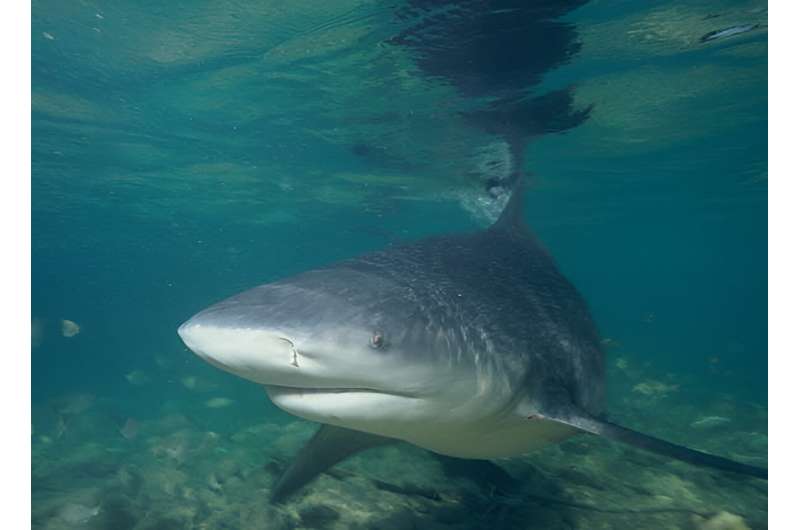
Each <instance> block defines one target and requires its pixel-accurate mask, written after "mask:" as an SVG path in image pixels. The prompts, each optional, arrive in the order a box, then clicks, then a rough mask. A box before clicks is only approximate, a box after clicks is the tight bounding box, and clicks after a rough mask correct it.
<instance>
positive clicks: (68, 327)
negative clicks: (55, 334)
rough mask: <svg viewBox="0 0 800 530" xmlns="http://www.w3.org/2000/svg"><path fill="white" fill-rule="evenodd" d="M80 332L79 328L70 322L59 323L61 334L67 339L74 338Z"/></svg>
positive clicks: (65, 320)
mask: <svg viewBox="0 0 800 530" xmlns="http://www.w3.org/2000/svg"><path fill="white" fill-rule="evenodd" d="M80 332H81V327H80V326H79V325H78V324H76V323H75V322H73V321H72V320H67V319H64V320H62V321H61V334H62V335H63V336H65V337H67V338H69V337H74V336H75V335H77V334H78V333H80Z"/></svg>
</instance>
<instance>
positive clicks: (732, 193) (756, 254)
mask: <svg viewBox="0 0 800 530" xmlns="http://www.w3.org/2000/svg"><path fill="white" fill-rule="evenodd" d="M510 4H515V3H514V2H499V3H496V4H495V7H496V10H497V14H492V13H491V12H490V13H488V14H487V13H486V12H485V9H484V10H483V11H481V10H480V9H477V8H475V5H476V4H474V3H470V2H466V3H463V4H461V6H460V7H459V8H455V7H453V5H451V4H448V3H446V2H441V3H439V2H422V1H409V2H379V1H374V2H369V1H345V2H335V3H333V2H331V3H328V2H325V3H323V2H306V1H300V2H274V1H266V2H201V1H196V0H192V1H187V2H180V3H177V2H168V3H166V4H164V3H158V2H134V1H131V2H103V1H98V2H93V1H87V2H80V3H67V2H58V1H35V2H34V3H33V5H32V14H33V19H32V43H31V44H32V52H33V56H32V256H31V257H32V290H31V295H32V321H33V323H34V326H33V327H34V330H35V331H36V333H35V336H34V342H33V348H32V352H31V356H32V400H33V403H32V405H33V418H32V422H33V426H34V434H33V438H32V442H31V443H32V451H33V462H32V472H33V491H32V495H33V505H32V510H33V524H34V527H36V528H80V527H86V528H137V529H140V528H292V527H308V528H322V527H328V528H451V527H452V528H484V527H485V528H489V527H492V528H494V527H504V528H592V529H595V528H701V527H702V524H704V523H703V520H704V519H708V518H709V517H711V514H715V513H719V512H723V511H724V512H730V513H731V514H735V515H736V516H741V517H742V518H743V520H744V522H743V523H742V524H746V525H748V526H749V527H750V528H764V527H766V525H767V516H766V507H767V501H766V484H765V483H761V482H758V481H748V480H743V479H737V478H735V477H728V476H723V475H720V474H718V473H714V472H709V471H705V470H698V469H695V468H691V467H689V466H686V465H683V464H678V463H672V462H667V461H665V460H663V459H660V458H657V457H651V456H649V455H646V454H644V453H639V452H636V451H633V450H628V449H626V448H622V447H619V446H617V445H612V444H609V443H607V442H604V441H602V440H596V439H590V438H587V439H583V438H580V439H579V438H576V439H574V440H571V441H568V442H566V443H564V444H562V445H561V446H555V447H551V448H547V449H545V450H544V451H542V452H540V453H538V454H533V455H530V456H526V457H524V458H520V459H514V460H510V461H503V462H499V463H498V464H500V465H501V466H503V467H504V468H505V469H506V470H507V471H508V472H509V473H510V474H511V475H513V476H514V477H516V478H517V479H519V483H520V485H519V486H518V488H517V490H515V491H514V492H504V493H503V495H492V493H491V492H492V491H494V490H492V488H493V487H494V486H493V485H492V484H491V483H490V482H491V481H488V479H487V481H488V482H486V483H481V481H480V480H473V479H474V477H473V479H470V478H464V477H458V476H453V475H452V474H448V473H447V472H446V468H444V467H443V466H442V465H441V463H439V462H438V461H436V460H435V459H434V458H433V457H432V456H430V455H429V454H427V453H425V452H424V451H422V450H418V449H414V448H411V447H404V446H397V447H391V448H386V449H381V450H375V451H374V452H368V453H365V454H364V455H362V456H359V457H357V458H355V459H353V460H352V461H350V462H347V463H345V464H343V465H342V466H340V467H341V468H342V469H345V470H346V471H347V473H349V474H346V475H340V476H338V477H337V476H324V477H322V478H321V479H320V480H319V481H318V482H317V483H315V484H314V485H312V487H311V488H310V490H309V491H307V492H306V493H305V494H304V496H301V497H299V498H297V499H295V500H294V501H293V502H292V503H290V504H288V505H287V506H284V507H279V508H276V507H270V506H269V505H268V504H267V502H266V499H267V497H268V495H269V491H270V488H271V486H272V484H273V482H274V480H275V476H276V473H277V472H278V471H276V469H277V470H279V469H280V467H281V466H282V465H283V463H285V462H286V461H287V460H288V459H289V458H290V457H291V455H292V454H293V453H294V451H296V450H297V449H298V448H299V447H300V446H301V445H302V443H303V441H304V440H305V439H306V438H307V437H308V436H309V435H310V434H311V433H312V432H313V428H314V427H313V425H312V424H310V423H307V422H303V421H301V420H297V419H295V418H293V417H290V416H288V415H287V414H285V413H283V412H281V411H279V410H278V409H277V408H275V407H274V406H273V405H272V404H271V403H269V401H268V400H267V398H266V396H265V395H264V393H263V391H262V390H261V389H260V388H259V387H258V386H257V385H254V384H251V383H248V382H246V381H243V380H239V379H237V378H235V377H233V376H231V375H228V374H225V373H222V372H220V371H218V370H216V369H214V368H212V367H210V366H208V365H206V364H204V363H203V362H202V361H201V360H200V359H199V358H197V357H195V356H194V355H193V354H191V353H190V352H189V351H188V350H187V349H186V348H185V347H184V346H183V345H182V343H181V342H180V340H179V339H178V337H177V335H176V333H175V330H176V328H177V326H178V325H179V324H180V323H181V322H183V321H184V320H185V319H187V318H188V317H189V316H191V315H192V314H194V313H195V312H197V311H198V310H200V309H202V308H204V307H206V306H208V305H210V304H211V303H213V302H215V301H217V300H219V299H221V298H223V297H226V296H229V295H231V294H233V293H236V292H238V291H241V290H243V289H246V288H249V287H252V286H255V285H258V284H261V283H265V282H268V281H272V280H275V279H278V278H280V277H282V276H285V275H288V274H293V273H297V272H301V271H303V270H306V269H308V268H311V267H314V266H318V265H322V264H325V263H328V262H331V261H333V260H336V259H340V258H344V257H349V256H352V255H355V254H358V253H360V252H364V251H367V250H373V249H377V248H381V247H383V246H385V245H387V244H390V243H394V242H399V241H406V240H412V239H416V238H418V237H422V236H425V235H430V234H439V233H446V232H454V231H460V230H470V229H475V228H478V227H481V226H485V225H486V224H487V222H488V220H489V218H490V217H491V211H490V209H488V210H487V208H485V207H482V206H481V204H482V202H481V201H482V200H484V199H485V198H486V192H485V189H484V188H485V182H484V180H482V179H483V176H482V175H481V174H480V171H476V169H475V168H476V164H477V162H476V157H477V158H479V155H476V153H480V152H482V151H481V150H482V149H484V148H485V147H486V146H487V145H491V144H492V143H493V142H497V140H498V136H502V134H498V131H497V129H496V128H495V127H494V126H486V124H485V123H484V122H480V121H479V120H478V121H476V120H475V119H474V118H473V116H474V115H475V112H476V111H479V110H481V109H486V108H490V107H491V105H492V104H496V105H500V104H506V103H505V102H507V101H508V100H509V98H512V99H513V98H521V97H525V98H529V99H530V98H536V97H540V96H544V95H547V94H551V93H559V94H560V93H563V94H568V104H565V105H564V106H558V105H553V104H549V105H547V107H546V109H545V110H544V111H542V110H541V109H540V110H539V111H537V113H536V114H535V115H534V116H533V118H531V117H530V116H527V115H525V114H524V113H523V112H515V113H511V114H509V116H510V117H507V118H506V119H505V122H504V123H505V125H507V122H511V123H512V125H513V126H514V128H515V130H517V131H522V132H519V134H521V135H522V136H523V137H524V138H525V146H526V147H525V166H524V169H525V171H526V173H528V179H529V181H530V182H529V186H528V189H527V193H526V201H527V204H526V208H527V210H526V218H527V221H528V222H529V224H530V226H532V227H533V228H534V229H535V230H536V232H537V233H538V235H539V236H540V237H541V239H542V240H543V241H544V242H545V244H546V245H547V247H548V248H549V250H550V251H551V253H552V255H553V256H554V258H555V260H556V261H557V262H558V264H559V266H560V267H561V269H562V270H563V272H564V273H565V274H566V275H567V276H568V277H569V278H570V280H571V281H572V282H573V283H574V284H575V285H576V286H577V287H578V289H579V290H580V291H581V292H582V293H583V295H584V296H585V298H586V299H587V301H588V303H589V305H590V307H591V308H592V311H593V314H594V317H595V319H596V320H597V323H598V326H599V328H600V330H601V333H602V336H603V337H604V338H606V339H607V340H606V341H605V342H606V345H607V348H608V360H609V386H610V402H609V410H610V411H611V414H612V416H613V417H615V418H617V419H619V420H620V421H621V422H622V423H625V424H626V425H630V426H632V427H635V428H639V429H642V430H645V431H647V432H650V433H653V434H655V435H658V436H662V437H664V438H667V439H670V440H673V441H676V442H679V443H685V444H687V445H690V446H692V447H696V448H700V449H705V450H708V451H712V452H716V453H718V454H723V455H725V456H729V457H732V458H736V459H739V460H743V461H747V462H751V463H755V464H760V465H764V464H766V390H767V377H766V369H767V355H766V354H767V306H766V304H767V291H766V288H767V232H766V228H767V216H766V211H767V117H766V109H767V29H766V18H767V11H766V9H767V4H766V2H761V1H753V2H749V1H730V2H727V1H724V2H723V1H712V2H702V3H701V2H687V3H678V2H672V1H663V2H662V1H660V2H647V3H642V2H633V1H612V2H591V3H584V2H579V1H578V2H563V3H559V2H540V3H535V4H536V5H537V6H539V5H540V6H541V9H542V11H543V12H547V13H550V14H551V15H552V16H550V15H548V16H546V17H544V19H543V20H545V21H546V22H547V24H546V25H544V26H541V27H540V26H535V27H526V26H525V21H526V20H528V19H530V17H534V16H535V15H534V14H532V11H525V10H522V11H520V12H519V15H518V16H511V18H509V19H504V18H502V17H504V16H506V15H503V8H508V12H511V13H513V12H514V11H513V10H514V9H519V6H516V7H513V6H512V7H509V5H510ZM520 5H524V4H520ZM470 9H472V11H470ZM460 10H463V11H464V12H465V13H467V14H468V15H469V16H467V15H464V17H466V18H465V19H463V18H460V17H461V14H460V13H461V11H460ZM476 10H477V11H476ZM473 12H479V14H480V16H478V15H473V14H471V13H473ZM470 16H474V17H476V18H469V17H470ZM498 17H499V18H498ZM526 17H528V18H526ZM512 19H515V20H517V21H519V23H520V24H521V26H522V28H523V30H526V31H528V32H530V34H531V35H530V38H528V37H523V38H522V40H521V41H517V40H515V38H516V37H514V36H513V35H517V34H516V33H513V32H511V33H510V32H509V31H508V28H506V27H505V25H507V24H508V23H510V22H508V21H509V20H512ZM463 20H468V21H469V22H470V23H469V24H460V23H459V21H463ZM497 20H500V21H501V22H502V24H499V25H498V24H496V23H495V22H496V21H497ZM476 21H477V22H476ZM747 24H750V25H752V24H758V27H755V28H754V29H752V30H751V31H747V32H744V33H741V34H739V35H735V36H732V37H730V38H725V39H717V40H709V41H707V42H702V40H701V39H702V37H703V36H704V35H708V34H710V33H713V32H714V31H718V30H721V29H725V28H728V27H733V26H736V25H747ZM454 28H455V29H454ZM456 30H458V31H456ZM539 30H541V31H542V32H543V33H542V35H544V36H545V37H542V38H540V37H538V36H537V35H539V34H538V33H536V31H539ZM509 35H512V36H509ZM525 35H527V34H525ZM459 39H463V41H462V40H459ZM520 42H521V43H522V44H520ZM448 43H455V44H454V45H453V46H451V47H448ZM473 56H474V61H473V59H472V58H473ZM548 101H549V100H548ZM581 112H584V113H585V115H584V119H581V120H576V119H575V120H573V119H572V118H570V116H573V115H575V113H578V114H579V113H581ZM537 120H539V121H537ZM571 120H572V121H571ZM65 319H66V320H69V321H72V322H74V323H76V324H77V325H78V326H79V332H78V333H77V334H74V335H72V336H65V333H63V330H62V321H63V320H65ZM68 334H69V333H67V335H68ZM708 418H717V419H716V420H714V419H712V420H710V421H706V420H708ZM719 418H722V419H719ZM129 420H130V422H129ZM126 425H128V427H129V428H127V429H126V427H125V426H126ZM373 453H374V454H373ZM375 480H378V481H385V482H387V483H391V484H394V485H395V486H397V485H401V486H402V488H400V489H401V490H402V491H401V492H397V491H390V490H387V489H386V488H382V487H380V484H381V483H380V482H375ZM414 488H425V491H424V492H423V493H425V492H427V493H426V494H420V492H419V491H417V490H415V489H414ZM415 492H416V493H415ZM577 505H580V506H577ZM585 505H589V506H591V507H594V508H597V509H599V510H600V511H598V510H597V509H589V508H586V506H585ZM76 506H77V507H80V509H78V508H75V507H76ZM320 506H322V507H323V508H320ZM581 506H582V507H581ZM653 508H655V509H665V508H669V509H672V508H675V509H677V511H676V512H658V513H651V514H641V513H639V514H632V513H609V510H611V511H613V510H615V509H626V510H629V509H632V510H643V509H653ZM95 509H96V512H95ZM82 510H83V511H82ZM602 510H606V511H602ZM331 511H332V512H333V513H332V512H331ZM692 511H693V512H696V513H695V514H692V513H690V512H692ZM334 514H335V515H334ZM698 514H700V515H698ZM731 528H737V527H734V526H731ZM739 528H740V527H739Z"/></svg>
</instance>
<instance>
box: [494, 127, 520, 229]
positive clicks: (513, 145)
mask: <svg viewBox="0 0 800 530" xmlns="http://www.w3.org/2000/svg"><path fill="white" fill-rule="evenodd" d="M506 141H507V142H508V146H509V149H510V151H511V158H512V164H513V169H512V173H511V177H510V179H509V180H510V182H511V186H510V187H511V195H510V197H509V198H508V202H506V206H505V208H503V211H502V212H500V216H499V217H498V218H497V220H496V221H495V222H494V224H493V225H492V226H491V227H490V228H489V229H490V230H511V231H517V230H521V229H523V228H524V227H525V220H524V208H523V203H524V200H523V198H524V195H525V182H524V180H525V179H524V178H523V177H524V172H523V170H522V165H523V160H522V153H523V150H524V146H523V143H522V140H521V139H520V138H517V137H513V136H512V137H511V138H508V139H507V140H506Z"/></svg>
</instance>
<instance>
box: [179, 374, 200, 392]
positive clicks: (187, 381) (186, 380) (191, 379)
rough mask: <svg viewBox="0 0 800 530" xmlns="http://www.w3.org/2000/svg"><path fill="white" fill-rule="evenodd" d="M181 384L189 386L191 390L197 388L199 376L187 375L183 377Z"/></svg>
mask: <svg viewBox="0 0 800 530" xmlns="http://www.w3.org/2000/svg"><path fill="white" fill-rule="evenodd" d="M181 384H182V385H183V386H184V387H185V388H188V389H189V390H194V389H195V388H197V378H196V377H195V376H193V375H188V376H186V377H182V378H181Z"/></svg>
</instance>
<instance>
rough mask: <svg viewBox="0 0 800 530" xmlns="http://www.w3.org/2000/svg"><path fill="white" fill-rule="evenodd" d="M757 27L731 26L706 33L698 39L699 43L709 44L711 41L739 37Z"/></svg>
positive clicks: (750, 25)
mask: <svg viewBox="0 0 800 530" xmlns="http://www.w3.org/2000/svg"><path fill="white" fill-rule="evenodd" d="M757 27H758V24H739V25H737V26H731V27H729V28H725V29H718V30H715V31H709V32H708V33H706V34H705V35H703V36H702V37H700V42H709V41H712V40H718V39H727V38H729V37H733V36H735V35H740V34H742V33H747V32H748V31H753V30H754V29H756V28H757Z"/></svg>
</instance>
